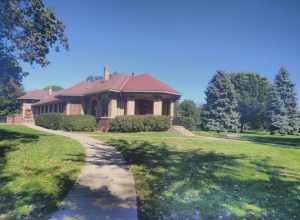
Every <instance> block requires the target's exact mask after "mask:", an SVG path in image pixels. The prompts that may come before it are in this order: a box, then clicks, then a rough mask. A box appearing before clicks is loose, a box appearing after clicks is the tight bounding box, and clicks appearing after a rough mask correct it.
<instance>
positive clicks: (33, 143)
mask: <svg viewBox="0 0 300 220" xmlns="http://www.w3.org/2000/svg"><path fill="white" fill-rule="evenodd" d="M83 159H84V150H83V147H82V146H81V145H80V144H79V143H77V142H76V141H73V140H70V139H68V138H65V137H61V136H55V135H49V134H45V133H41V132H37V131H34V130H32V129H29V128H26V127H22V126H10V125H0V219H46V216H47V215H48V214H49V213H50V212H51V211H53V210H54V209H55V207H56V205H57V203H58V202H59V201H60V200H61V199H62V198H63V196H64V195H65V194H66V193H67V191H68V190H69V189H70V188H71V186H72V184H73V183H74V181H75V179H76V177H77V176H78V174H79V172H80V169H81V166H82V165H83Z"/></svg>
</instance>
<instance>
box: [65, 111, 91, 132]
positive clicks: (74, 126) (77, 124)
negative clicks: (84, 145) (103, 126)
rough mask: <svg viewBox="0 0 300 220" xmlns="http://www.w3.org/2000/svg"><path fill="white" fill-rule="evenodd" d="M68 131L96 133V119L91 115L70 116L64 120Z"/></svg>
mask: <svg viewBox="0 0 300 220" xmlns="http://www.w3.org/2000/svg"><path fill="white" fill-rule="evenodd" d="M62 127H63V129H64V130H66V131H95V129H96V119H95V117H93V116H91V115H70V116H65V118H64V120H63V126H62Z"/></svg>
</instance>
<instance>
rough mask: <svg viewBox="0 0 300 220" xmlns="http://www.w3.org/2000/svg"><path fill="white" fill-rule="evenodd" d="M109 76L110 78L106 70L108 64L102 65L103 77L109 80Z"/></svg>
mask: <svg viewBox="0 0 300 220" xmlns="http://www.w3.org/2000/svg"><path fill="white" fill-rule="evenodd" d="M109 78H110V73H109V70H108V65H104V72H103V79H104V80H109Z"/></svg>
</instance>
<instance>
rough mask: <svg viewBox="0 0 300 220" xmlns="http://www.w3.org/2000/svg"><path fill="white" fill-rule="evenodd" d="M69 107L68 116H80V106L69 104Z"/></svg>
mask: <svg viewBox="0 0 300 220" xmlns="http://www.w3.org/2000/svg"><path fill="white" fill-rule="evenodd" d="M68 105H69V114H70V115H81V114H82V110H83V109H82V104H74V103H70V104H68Z"/></svg>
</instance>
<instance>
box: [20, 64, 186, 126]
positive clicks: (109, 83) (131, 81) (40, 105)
mask: <svg viewBox="0 0 300 220" xmlns="http://www.w3.org/2000/svg"><path fill="white" fill-rule="evenodd" d="M179 98H180V94H179V92H177V91H176V90H175V89H173V88H171V87H170V86H168V85H166V84H165V83H162V82H161V81H159V80H157V79H155V78H153V77H152V76H151V75H149V74H141V75H134V74H131V75H126V74H110V73H109V71H108V68H107V67H104V73H103V79H102V80H94V81H84V82H81V83H79V84H77V85H74V86H72V87H70V88H67V89H64V90H62V91H58V92H54V91H52V90H51V89H50V90H49V91H44V90H35V91H31V92H27V93H26V94H25V95H23V96H21V97H19V100H20V101H21V102H22V117H23V119H24V120H27V121H30V120H32V121H33V120H34V117H35V116H37V115H39V114H42V113H46V112H61V113H65V114H66V115H78V114H82V115H83V114H90V115H94V116H95V117H96V118H97V121H98V122H99V126H100V127H101V124H105V123H107V121H108V120H109V119H111V118H114V117H116V116H119V115H146V114H151V115H167V116H170V117H173V116H174V103H175V102H176V101H177V100H178V99H179Z"/></svg>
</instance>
